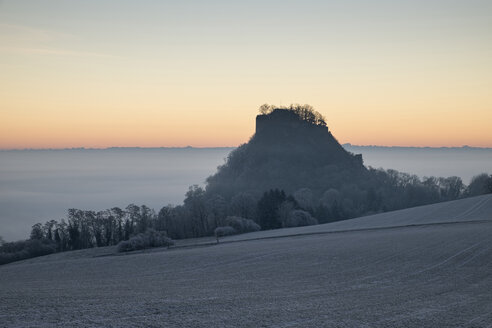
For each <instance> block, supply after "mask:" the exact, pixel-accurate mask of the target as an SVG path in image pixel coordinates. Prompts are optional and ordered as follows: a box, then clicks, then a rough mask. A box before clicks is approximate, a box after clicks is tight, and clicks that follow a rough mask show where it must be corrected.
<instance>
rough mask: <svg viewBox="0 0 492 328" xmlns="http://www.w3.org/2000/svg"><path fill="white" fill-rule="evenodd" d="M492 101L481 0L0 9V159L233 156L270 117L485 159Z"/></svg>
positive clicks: (490, 55) (120, 3)
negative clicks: (12, 154) (85, 151)
mask: <svg viewBox="0 0 492 328" xmlns="http://www.w3.org/2000/svg"><path fill="white" fill-rule="evenodd" d="M491 90H492V2H491V1H489V0H487V1H479V0H466V1H465V0H462V1H456V0H447V1H444V0H425V1H421V0H399V1H394V0H391V1H389V0H370V1H369V0H346V1H330V0H325V1H311V0H303V1H291V0H282V1H265V0H263V1H256V0H250V1H232V0H227V1H226V0H216V1H186V0H183V1H151V0H140V1H125V0H106V1H100V0H97V1H92V0H84V1H67V0H60V1H51V0H46V1H39V0H36V1H19V0H15V1H8V0H4V1H1V0H0V149H18V148H70V147H92V148H104V147H112V146H119V147H125V146H127V147H134V146H140V147H161V146H164V147H167V146H178V147H179V146H188V145H191V146H195V147H217V146H237V145H239V144H241V143H244V142H247V141H248V139H249V138H250V137H251V135H253V133H254V125H255V120H254V118H255V115H257V113H258V107H259V106H260V105H261V104H264V103H268V104H274V105H288V104H291V103H300V104H306V103H307V104H310V105H312V106H313V107H314V108H315V109H316V110H318V111H319V112H320V113H322V114H323V115H324V116H325V117H326V121H327V124H328V127H329V128H330V130H331V131H332V133H333V134H334V135H335V136H336V137H337V139H338V140H339V141H340V142H341V143H352V144H357V145H385V146H462V145H469V146H478V147H492V132H491V131H492V129H491V128H490V125H491V124H490V122H492V92H491Z"/></svg>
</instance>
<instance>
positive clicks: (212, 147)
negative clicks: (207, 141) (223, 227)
mask: <svg viewBox="0 0 492 328" xmlns="http://www.w3.org/2000/svg"><path fill="white" fill-rule="evenodd" d="M341 145H342V146H343V147H365V148H400V149H401V148H407V149H408V148H413V149H483V150H487V149H492V146H491V147H479V146H469V145H461V146H386V145H353V144H351V143H350V142H346V143H343V144H341ZM238 147H239V146H210V147H200V146H191V145H188V146H160V147H141V146H111V147H63V148H0V151H29V150H32V151H38V150H125V149H142V150H146V149H147V150H150V149H154V150H157V149H176V150H179V149H226V148H238Z"/></svg>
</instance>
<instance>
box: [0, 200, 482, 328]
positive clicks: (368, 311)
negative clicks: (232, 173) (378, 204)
mask: <svg viewBox="0 0 492 328" xmlns="http://www.w3.org/2000/svg"><path fill="white" fill-rule="evenodd" d="M111 251H112V250H111ZM111 251H108V250H104V249H99V250H89V251H83V252H67V253H64V254H54V255H50V256H45V257H42V258H37V259H31V260H26V261H21V262H18V263H12V264H8V265H4V266H1V267H0V327H4V326H5V327H67V326H70V327H143V326H148V327H488V326H491V325H492V293H491V291H492V195H486V196H480V197H474V198H469V199H463V200H458V201H453V202H447V203H440V204H434V205H429V206H422V207H416V208H412V209H407V210H402V211H396V212H391V213H384V214H378V215H373V216H367V217H363V218H358V219H353V220H347V221H343V222H337V223H332V224H326V225H320V226H312V227H304V228H293V229H282V230H277V231H265V232H257V233H251V234H245V235H241V236H235V237H231V238H228V239H224V243H221V244H219V245H213V246H206V247H186V248H175V249H171V250H162V251H158V252H155V251H154V252H144V253H138V254H130V255H124V256H97V255H100V254H103V253H104V254H105V253H108V252H109V253H111Z"/></svg>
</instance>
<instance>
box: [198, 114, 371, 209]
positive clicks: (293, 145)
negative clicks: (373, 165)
mask: <svg viewBox="0 0 492 328" xmlns="http://www.w3.org/2000/svg"><path fill="white" fill-rule="evenodd" d="M366 171H367V170H366V169H365V167H364V165H363V161H362V156H361V155H354V154H351V153H349V152H347V151H346V150H345V149H344V148H343V147H342V146H341V145H340V143H339V142H338V141H337V140H336V139H335V137H334V136H333V135H332V134H331V132H330V131H329V129H328V127H327V126H326V123H325V121H324V118H323V117H322V116H321V115H320V114H319V113H317V112H315V111H314V110H312V109H310V108H307V109H306V108H304V107H302V106H301V107H297V108H274V109H271V110H270V111H268V112H266V113H263V114H260V115H258V116H257V117H256V131H255V134H254V135H253V136H252V138H251V139H250V141H249V142H248V143H246V144H243V145H241V146H240V147H239V148H237V149H236V150H234V151H233V152H232V153H231V154H230V155H229V157H228V159H227V162H226V163H225V164H224V165H223V166H221V167H219V169H218V171H217V173H216V174H215V175H213V176H211V177H209V178H208V180H207V182H208V185H207V191H208V192H213V193H218V194H221V195H222V196H223V197H225V198H226V199H227V198H229V197H232V196H234V195H235V194H237V193H238V192H248V193H251V194H253V195H256V196H258V195H260V194H261V193H263V192H264V191H265V190H269V189H274V188H278V189H283V190H284V191H285V192H286V193H293V192H295V191H296V190H298V189H299V188H309V189H311V190H312V191H313V192H314V193H315V194H317V195H321V194H322V193H323V192H324V191H326V190H327V189H329V188H340V187H341V186H342V185H343V184H347V183H350V182H354V181H355V180H354V179H359V178H360V177H361V176H362V175H364V174H365V173H366Z"/></svg>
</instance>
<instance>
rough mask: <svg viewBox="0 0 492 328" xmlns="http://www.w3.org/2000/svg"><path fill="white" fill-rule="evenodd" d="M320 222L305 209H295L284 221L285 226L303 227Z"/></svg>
mask: <svg viewBox="0 0 492 328" xmlns="http://www.w3.org/2000/svg"><path fill="white" fill-rule="evenodd" d="M315 224H318V220H316V219H315V218H313V217H312V216H311V214H309V212H306V211H303V210H294V211H292V212H290V214H289V216H288V217H287V219H286V220H284V221H283V222H282V226H283V227H284V228H289V227H302V226H308V225H315Z"/></svg>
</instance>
